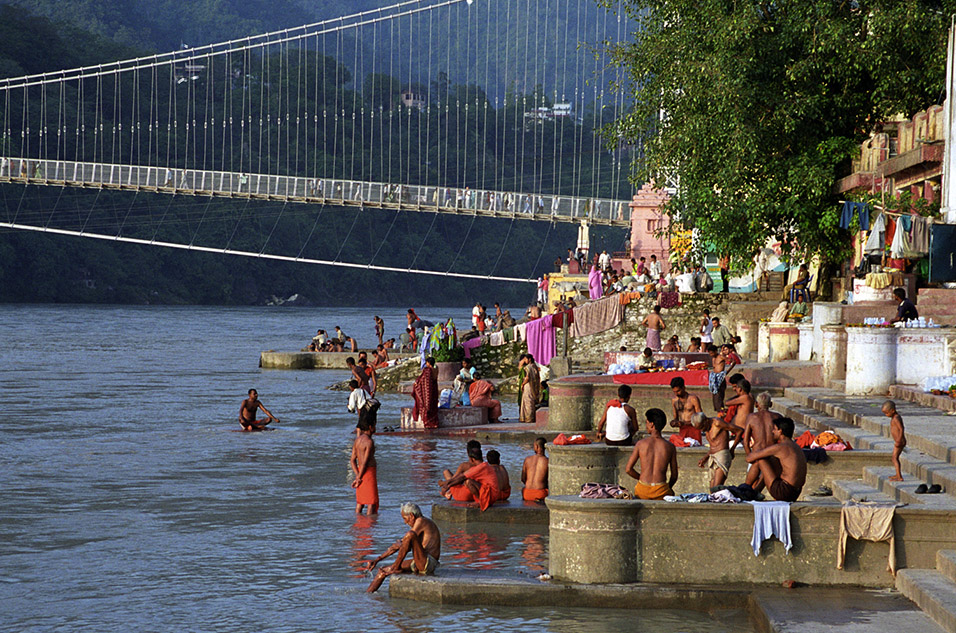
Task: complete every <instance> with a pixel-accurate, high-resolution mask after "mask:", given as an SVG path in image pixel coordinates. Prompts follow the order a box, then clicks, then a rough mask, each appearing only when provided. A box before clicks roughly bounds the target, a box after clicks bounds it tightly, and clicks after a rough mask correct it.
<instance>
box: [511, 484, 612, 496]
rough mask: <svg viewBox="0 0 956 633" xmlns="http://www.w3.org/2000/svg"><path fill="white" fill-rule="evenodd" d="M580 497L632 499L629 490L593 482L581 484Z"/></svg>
mask: <svg viewBox="0 0 956 633" xmlns="http://www.w3.org/2000/svg"><path fill="white" fill-rule="evenodd" d="M525 490H527V488H526V489H525ZM578 496H579V497H581V498H582V499H629V498H630V497H631V495H630V494H629V493H628V492H627V490H625V489H624V488H622V487H621V486H618V485H617V484H600V483H595V482H593V481H589V482H588V483H585V484H581V494H580V495H578Z"/></svg>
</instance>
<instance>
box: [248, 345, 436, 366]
mask: <svg viewBox="0 0 956 633" xmlns="http://www.w3.org/2000/svg"><path fill="white" fill-rule="evenodd" d="M362 351H367V352H368V353H369V356H370V357H371V354H372V353H374V352H375V350H362ZM349 356H351V357H352V358H357V357H358V352H275V351H273V350H269V351H266V352H261V353H260V354H259V367H261V368H263V369H341V370H343V371H345V370H346V369H347V368H346V366H345V359H346V358H348V357H349ZM388 356H389V358H391V359H399V360H404V359H406V358H414V357H416V356H417V354H408V353H402V352H392V351H389V353H388Z"/></svg>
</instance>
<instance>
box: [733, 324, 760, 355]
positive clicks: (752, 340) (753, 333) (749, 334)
mask: <svg viewBox="0 0 956 633" xmlns="http://www.w3.org/2000/svg"><path fill="white" fill-rule="evenodd" d="M759 326H760V323H759V322H758V321H739V322H738V323H737V336H739V337H740V345H738V346H737V353H738V354H740V357H741V358H747V356H748V355H750V354H755V353H756V352H757V330H758V329H759Z"/></svg>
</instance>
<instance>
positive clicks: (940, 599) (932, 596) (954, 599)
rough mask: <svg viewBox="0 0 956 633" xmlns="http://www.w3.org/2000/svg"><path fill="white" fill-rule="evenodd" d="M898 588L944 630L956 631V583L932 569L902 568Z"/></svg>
mask: <svg viewBox="0 0 956 633" xmlns="http://www.w3.org/2000/svg"><path fill="white" fill-rule="evenodd" d="M896 588H897V590H899V592H900V593H902V594H903V595H904V596H906V597H907V598H909V599H910V600H912V601H913V602H915V603H916V606H918V607H919V608H920V609H922V610H923V611H924V612H925V613H926V614H927V615H928V616H929V617H931V618H933V620H935V621H936V623H937V624H939V625H940V626H941V627H942V628H943V630H944V631H947V632H948V633H956V583H954V582H953V581H952V580H950V579H949V578H947V577H946V576H944V575H943V574H941V573H940V572H938V571H936V570H932V569H901V570H899V571H898V572H897V574H896Z"/></svg>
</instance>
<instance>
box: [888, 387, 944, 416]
mask: <svg viewBox="0 0 956 633" xmlns="http://www.w3.org/2000/svg"><path fill="white" fill-rule="evenodd" d="M890 397H891V398H895V399H897V400H906V401H908V402H914V403H916V404H918V405H921V406H924V407H931V408H933V409H939V410H940V411H946V412H956V398H950V397H949V396H936V395H933V394H931V393H925V392H923V391H922V390H920V389H917V388H916V387H907V386H904V385H892V386H891V387H890Z"/></svg>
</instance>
